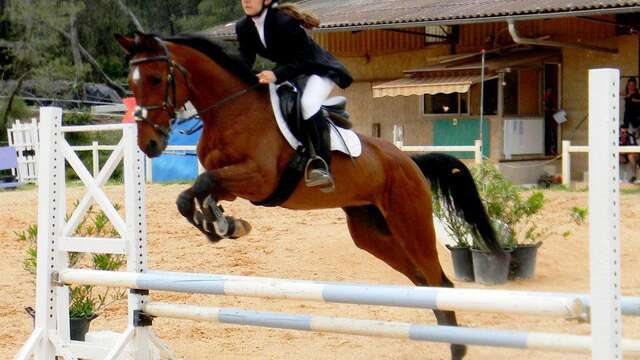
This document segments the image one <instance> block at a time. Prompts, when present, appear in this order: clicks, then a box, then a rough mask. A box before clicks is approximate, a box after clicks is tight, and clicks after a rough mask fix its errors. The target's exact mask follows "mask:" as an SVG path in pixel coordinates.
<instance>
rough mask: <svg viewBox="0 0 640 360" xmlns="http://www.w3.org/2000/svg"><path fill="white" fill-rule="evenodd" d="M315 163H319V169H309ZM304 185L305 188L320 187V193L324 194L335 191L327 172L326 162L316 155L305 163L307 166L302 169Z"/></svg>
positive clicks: (329, 174) (332, 181) (331, 178)
mask: <svg viewBox="0 0 640 360" xmlns="http://www.w3.org/2000/svg"><path fill="white" fill-rule="evenodd" d="M316 161H317V162H318V163H320V168H316V169H310V166H311V164H313V163H314V162H316ZM304 183H305V185H306V186H307V187H315V186H321V188H320V191H322V192H325V193H329V192H333V191H334V190H335V189H336V184H335V181H334V180H333V176H331V173H330V172H329V166H328V164H327V162H326V161H324V159H323V158H321V157H320V156H317V155H316V156H314V157H312V158H310V159H309V161H307V165H306V166H305V168H304Z"/></svg>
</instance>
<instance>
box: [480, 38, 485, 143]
mask: <svg viewBox="0 0 640 360" xmlns="http://www.w3.org/2000/svg"><path fill="white" fill-rule="evenodd" d="M481 54H482V58H481V61H480V64H481V65H480V141H481V142H483V141H484V133H483V127H484V58H485V51H484V49H482V50H481Z"/></svg>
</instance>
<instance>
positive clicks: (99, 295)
mask: <svg viewBox="0 0 640 360" xmlns="http://www.w3.org/2000/svg"><path fill="white" fill-rule="evenodd" d="M76 206H77V202H76ZM115 207H116V209H118V206H117V205H116V206H115ZM67 220H68V219H67ZM16 235H17V237H18V239H19V240H21V241H23V242H25V243H26V244H27V247H26V254H25V259H24V263H23V265H24V268H25V270H27V271H28V272H30V273H31V274H33V275H34V276H35V274H36V268H37V257H38V251H37V247H36V245H37V237H38V227H37V226H36V225H35V224H32V225H30V226H29V227H28V228H27V229H26V230H23V231H21V232H17V233H16ZM105 235H109V236H110V237H113V236H115V235H117V232H116V230H115V229H114V228H113V226H111V224H110V223H109V220H108V217H107V216H106V214H105V213H104V212H103V211H96V210H95V209H94V208H93V206H91V207H90V208H89V210H88V211H87V214H86V215H85V217H84V218H83V220H82V221H81V222H80V225H79V226H78V228H77V230H76V233H75V236H81V237H101V236H105ZM88 255H90V256H88ZM125 264H126V259H125V258H124V256H122V255H112V254H86V253H70V254H69V267H83V268H91V269H95V270H109V271H115V270H118V269H120V268H121V267H122V266H123V265H125ZM124 298H126V291H125V290H120V289H113V288H106V287H95V286H92V285H79V286H70V287H69V323H70V324H69V325H70V337H71V339H72V340H79V341H83V340H84V338H85V335H86V333H87V332H88V331H89V326H90V324H91V321H92V320H94V319H95V318H96V317H98V315H99V314H100V313H101V311H103V310H104V309H105V308H106V307H107V306H109V305H111V304H113V303H115V302H117V301H120V300H122V299H124ZM25 310H26V311H27V313H28V314H29V315H31V316H32V317H33V318H35V311H34V310H33V308H31V307H28V308H26V309H25Z"/></svg>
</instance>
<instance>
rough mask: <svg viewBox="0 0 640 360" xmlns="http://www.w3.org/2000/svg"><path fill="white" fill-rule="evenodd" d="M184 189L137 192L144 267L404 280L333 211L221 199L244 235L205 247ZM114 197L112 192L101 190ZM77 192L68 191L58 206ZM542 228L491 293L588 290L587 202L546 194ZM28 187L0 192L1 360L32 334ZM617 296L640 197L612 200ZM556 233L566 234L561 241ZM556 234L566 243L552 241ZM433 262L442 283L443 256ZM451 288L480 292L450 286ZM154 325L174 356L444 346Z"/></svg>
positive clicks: (484, 317) (119, 323) (403, 352)
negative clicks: (616, 204) (527, 276)
mask: <svg viewBox="0 0 640 360" xmlns="http://www.w3.org/2000/svg"><path fill="white" fill-rule="evenodd" d="M185 187H186V185H150V186H148V187H147V214H148V215H147V219H148V227H149V235H148V237H149V266H150V268H152V269H162V270H170V271H186V272H208V273H228V274H239V275H256V276H268V277H281V278H291V279H309V280H326V281H346V282H367V283H377V284H408V283H409V282H408V280H407V279H406V278H404V277H403V276H402V275H400V274H399V273H396V272H395V271H393V270H392V269H391V268H389V267H388V266H386V265H385V264H384V263H382V262H381V261H379V260H377V259H375V258H374V257H373V256H371V255H369V254H367V253H365V252H363V251H361V250H359V249H357V248H356V247H355V246H354V245H353V243H352V241H351V239H350V237H349V233H348V230H347V227H346V223H345V217H344V215H343V213H342V211H341V210H323V211H300V212H293V211H288V210H283V209H269V208H257V207H253V206H251V205H250V204H249V203H248V202H246V201H237V202H235V203H229V204H224V206H225V210H226V211H227V213H229V214H232V215H237V216H240V217H243V218H245V219H247V220H248V221H249V222H251V224H252V225H253V227H254V228H253V232H252V233H251V234H250V235H249V236H248V237H246V238H242V239H239V240H235V241H233V240H224V241H221V242H219V243H218V244H210V243H208V242H207V240H206V239H205V238H204V237H203V236H202V235H201V234H200V233H199V232H198V231H197V230H196V229H195V228H192V227H191V225H189V224H188V223H187V222H186V221H185V220H183V219H182V218H181V217H180V216H179V214H178V213H177V211H176V209H175V205H174V201H175V198H176V196H177V194H178V193H179V192H180V191H181V190H182V189H183V188H185ZM107 192H108V193H109V194H110V195H111V196H113V198H114V199H116V201H120V203H122V202H121V201H122V200H119V199H121V198H122V193H121V192H122V190H121V187H119V186H108V187H107ZM82 193H83V189H82V188H80V187H79V186H75V187H71V188H70V189H69V190H68V197H69V203H71V202H72V201H73V200H75V199H78V198H79V197H80V196H81V195H82ZM545 196H546V197H547V202H546V205H545V208H544V210H543V218H544V221H543V222H544V225H545V226H547V227H548V228H549V230H550V234H549V235H548V236H546V237H545V238H544V239H543V240H544V244H543V246H542V247H541V248H540V252H539V255H538V264H537V276H536V278H535V279H534V280H530V281H519V282H510V283H509V284H508V285H506V286H498V287H496V288H499V289H526V290H540V291H574V292H586V291H588V289H589V256H588V248H589V246H588V224H586V223H585V224H582V225H577V224H575V223H574V222H573V221H572V220H571V217H570V209H571V208H572V207H573V206H580V207H587V196H588V194H587V193H586V192H560V191H546V192H545ZM36 210H37V190H36V189H31V190H21V191H10V192H0V242H1V243H2V247H3V248H4V251H3V257H4V259H5V260H4V261H2V262H0V273H1V274H2V276H1V277H0V358H1V359H10V358H12V357H13V355H14V354H15V353H16V352H17V350H18V348H19V347H20V346H21V344H22V343H23V342H24V341H25V340H26V339H27V337H28V336H29V334H30V332H31V328H32V323H31V319H30V318H29V317H28V316H27V314H26V313H25V312H24V310H23V309H24V307H26V306H34V302H35V288H34V282H33V278H32V276H31V275H30V274H29V273H27V272H26V271H25V270H24V269H23V267H22V261H23V258H24V243H22V242H20V241H18V240H17V237H16V236H15V234H14V232H15V231H20V230H23V229H25V228H26V227H27V226H28V225H29V224H34V223H36V217H37V211H36ZM621 213H622V239H623V241H622V250H623V252H622V268H623V270H622V277H623V286H622V290H623V293H624V294H625V295H635V296H640V272H639V271H638V268H640V260H639V259H638V254H640V241H638V239H636V238H635V236H637V234H638V227H639V224H640V194H625V195H623V197H622V204H621ZM566 232H570V234H568V236H566V235H567V233H566ZM563 234H564V235H565V236H563ZM440 257H441V261H442V263H443V266H444V268H445V271H446V272H447V274H450V275H451V277H452V273H453V271H452V269H451V263H450V259H449V254H448V251H447V250H446V249H445V248H444V247H440ZM455 283H456V286H458V287H481V286H480V285H475V284H466V283H461V282H457V281H456V282H455ZM152 298H153V299H154V300H166V301H171V302H176V303H188V304H197V305H209V306H223V307H239V308H248V309H257V310H265V311H280V312H290V313H298V314H320V315H328V316H341V317H353V318H359V319H379V320H391V321H394V320H395V321H404V322H414V323H425V324H435V317H434V316H433V313H432V312H431V311H429V310H414V309H396V308H389V307H374V306H354V305H337V304H322V303H314V302H292V301H284V300H263V299H249V298H233V297H215V296H205V295H197V294H196V295H189V294H172V293H159V292H155V293H152ZM458 319H459V321H460V322H461V323H462V324H463V325H466V326H473V327H486V328H497V329H517V330H532V331H547V332H571V333H575V334H588V333H589V326H588V325H587V324H577V323H574V322H568V321H565V320H563V319H555V318H543V317H527V316H520V315H518V316H515V315H513V316H512V315H498V314H478V313H468V312H458ZM624 320H625V321H624V335H625V337H630V338H640V319H634V318H629V317H625V319H624ZM125 327H126V301H125V302H122V303H120V304H118V305H116V306H112V307H110V308H108V309H107V311H106V312H105V313H103V314H102V315H101V316H100V317H99V318H98V319H97V320H95V321H94V322H93V323H92V326H91V328H92V330H101V329H105V330H106V329H109V330H116V331H123V330H124V329H125ZM154 329H155V331H156V332H157V334H158V335H159V336H160V337H161V338H162V339H164V340H165V341H166V342H167V343H168V344H169V345H170V347H171V348H172V349H173V351H174V352H175V353H176V354H177V355H178V356H179V357H182V358H184V359H212V358H216V359H362V360H371V359H394V360H413V359H429V360H436V359H449V358H450V357H449V346H448V344H433V343H423V342H413V341H409V340H395V339H380V338H370V337H360V336H350V335H340V334H323V333H311V332H299V331H289V330H276V329H265V328H254V327H239V326H227V325H220V324H212V323H197V322H193V321H189V320H171V319H156V320H155V322H154ZM513 358H518V359H563V360H571V359H590V356H587V355H570V354H563V353H546V352H538V351H521V350H510V349H495V348H487V347H470V348H469V354H468V356H467V357H466V359H470V360H475V359H481V360H489V359H491V360H499V359H509V360H511V359H513Z"/></svg>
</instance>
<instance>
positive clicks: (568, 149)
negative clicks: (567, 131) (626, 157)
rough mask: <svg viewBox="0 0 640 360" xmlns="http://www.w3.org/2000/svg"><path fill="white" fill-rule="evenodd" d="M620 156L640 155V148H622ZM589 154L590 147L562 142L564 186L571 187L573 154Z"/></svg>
mask: <svg viewBox="0 0 640 360" xmlns="http://www.w3.org/2000/svg"><path fill="white" fill-rule="evenodd" d="M618 151H619V152H620V154H630V153H640V146H620V147H619V150H618ZM572 153H577V154H580V153H582V154H589V145H571V141H568V140H564V141H562V185H565V186H569V185H571V154H572Z"/></svg>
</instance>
